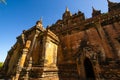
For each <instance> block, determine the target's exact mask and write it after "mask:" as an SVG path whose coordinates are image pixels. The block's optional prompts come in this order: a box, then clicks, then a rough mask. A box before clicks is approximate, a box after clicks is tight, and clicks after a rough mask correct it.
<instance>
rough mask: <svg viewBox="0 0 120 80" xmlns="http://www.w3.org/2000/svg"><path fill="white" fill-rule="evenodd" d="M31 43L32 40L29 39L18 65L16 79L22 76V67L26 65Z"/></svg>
mask: <svg viewBox="0 0 120 80" xmlns="http://www.w3.org/2000/svg"><path fill="white" fill-rule="evenodd" d="M30 44H31V41H30V40H27V42H26V45H25V48H24V49H23V54H22V56H21V58H20V59H19V62H18V65H17V71H16V75H15V80H19V76H20V73H21V71H22V68H23V67H24V63H25V59H26V56H27V53H28V49H29V47H30Z"/></svg>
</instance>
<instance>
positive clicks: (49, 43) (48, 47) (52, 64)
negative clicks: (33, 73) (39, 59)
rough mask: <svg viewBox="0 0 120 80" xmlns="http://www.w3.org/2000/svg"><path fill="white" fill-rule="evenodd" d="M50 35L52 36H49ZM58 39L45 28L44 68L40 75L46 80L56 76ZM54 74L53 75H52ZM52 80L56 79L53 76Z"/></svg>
mask: <svg viewBox="0 0 120 80" xmlns="http://www.w3.org/2000/svg"><path fill="white" fill-rule="evenodd" d="M51 36H52V37H51ZM58 43H59V39H58V37H57V36H56V35H55V34H54V33H52V32H51V31H49V30H47V31H46V34H45V37H44V49H43V50H44V51H43V55H44V69H43V75H42V77H43V78H44V79H45V77H46V78H49V79H48V80H52V78H53V77H56V78H58V68H57V65H56V64H57V48H58ZM53 75H54V76H53ZM53 79H54V80H58V79H55V78H53Z"/></svg>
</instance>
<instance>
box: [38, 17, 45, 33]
mask: <svg viewBox="0 0 120 80" xmlns="http://www.w3.org/2000/svg"><path fill="white" fill-rule="evenodd" d="M36 27H37V28H39V29H40V30H42V31H43V30H44V28H43V25H42V18H40V20H38V21H37V22H36Z"/></svg>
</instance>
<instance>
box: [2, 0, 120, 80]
mask: <svg viewBox="0 0 120 80" xmlns="http://www.w3.org/2000/svg"><path fill="white" fill-rule="evenodd" d="M107 1H108V12H107V13H101V11H100V10H96V9H94V8H93V12H92V17H91V18H88V19H85V16H84V13H82V12H81V11H78V13H75V14H71V12H70V11H69V9H68V8H66V10H65V12H64V13H63V16H62V19H61V20H57V22H56V23H55V24H53V25H51V26H47V28H46V29H45V28H44V27H43V25H42V20H39V21H37V22H36V24H35V26H33V27H32V28H30V29H28V30H23V32H22V34H21V35H20V36H18V37H17V42H16V43H15V44H14V45H13V47H12V48H11V49H10V51H9V52H8V54H7V57H6V60H5V62H4V65H3V67H2V69H1V72H0V77H1V78H4V79H11V80H120V3H115V2H111V1H109V0H107Z"/></svg>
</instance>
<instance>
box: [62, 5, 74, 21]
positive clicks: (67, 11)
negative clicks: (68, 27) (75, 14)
mask: <svg viewBox="0 0 120 80" xmlns="http://www.w3.org/2000/svg"><path fill="white" fill-rule="evenodd" d="M70 16H72V14H71V13H70V11H69V9H68V7H67V8H66V10H65V13H64V14H63V17H62V18H63V20H64V19H67V18H69V17H70Z"/></svg>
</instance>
